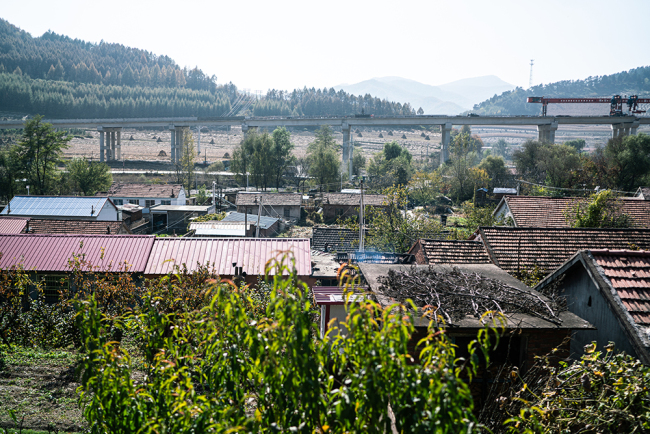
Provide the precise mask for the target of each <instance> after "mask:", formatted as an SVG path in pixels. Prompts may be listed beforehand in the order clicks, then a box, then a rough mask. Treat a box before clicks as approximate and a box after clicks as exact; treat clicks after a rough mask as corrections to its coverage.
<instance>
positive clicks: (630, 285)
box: [535, 249, 650, 364]
mask: <svg viewBox="0 0 650 434" xmlns="http://www.w3.org/2000/svg"><path fill="white" fill-rule="evenodd" d="M554 284H557V285H559V288H558V289H559V290H560V291H561V292H560V294H561V295H563V296H565V297H566V300H567V306H568V309H569V311H571V312H573V313H575V314H576V315H578V316H580V317H581V318H584V319H585V320H587V321H589V322H590V323H591V324H593V325H594V326H595V328H596V330H578V331H576V332H575V334H574V336H573V339H572V341H571V352H572V353H575V354H578V355H579V354H581V353H582V352H583V348H584V346H585V345H587V344H590V343H591V342H594V341H595V342H596V343H597V345H598V348H599V350H601V351H602V350H603V348H604V347H605V346H606V345H608V344H609V343H610V342H614V343H615V345H616V346H615V349H616V350H620V351H625V352H626V353H627V354H630V355H631V356H634V357H636V358H638V359H640V360H641V361H643V363H645V364H650V251H634V250H607V249H592V250H581V251H579V252H577V253H576V254H575V255H573V256H572V257H571V258H570V259H569V260H567V261H566V262H565V263H564V264H563V265H562V266H561V267H559V268H558V269H557V270H555V271H554V272H553V273H552V274H551V275H549V276H547V277H546V278H545V279H544V280H543V281H541V282H540V283H539V284H538V285H537V286H536V287H535V289H536V290H538V291H542V292H543V291H545V290H546V289H547V288H549V287H550V286H551V285H554Z"/></svg>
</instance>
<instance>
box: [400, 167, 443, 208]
mask: <svg viewBox="0 0 650 434" xmlns="http://www.w3.org/2000/svg"><path fill="white" fill-rule="evenodd" d="M408 187H409V191H410V192H409V196H410V197H411V198H412V199H414V200H415V201H416V202H417V204H418V205H431V204H433V203H434V201H435V199H436V198H437V197H438V196H439V195H440V193H441V191H442V176H440V173H439V172H438V171H435V172H416V173H415V174H414V175H413V177H412V178H411V181H410V182H409V184H408Z"/></svg>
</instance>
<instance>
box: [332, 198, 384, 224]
mask: <svg viewBox="0 0 650 434" xmlns="http://www.w3.org/2000/svg"><path fill="white" fill-rule="evenodd" d="M386 199H387V198H386V196H385V195H383V194H364V195H363V205H364V208H365V209H368V208H371V207H374V208H382V209H383V208H386V206H387V205H386ZM360 204H361V194H356V193H324V194H323V199H322V201H321V204H320V205H321V207H322V208H323V220H324V221H326V222H333V221H335V220H336V219H338V218H347V217H351V216H357V217H358V216H359V207H360Z"/></svg>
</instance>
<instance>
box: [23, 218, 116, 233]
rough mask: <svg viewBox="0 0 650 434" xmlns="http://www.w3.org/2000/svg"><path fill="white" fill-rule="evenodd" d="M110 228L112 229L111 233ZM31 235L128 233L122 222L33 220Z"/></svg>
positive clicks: (30, 226)
mask: <svg viewBox="0 0 650 434" xmlns="http://www.w3.org/2000/svg"><path fill="white" fill-rule="evenodd" d="M108 228H110V232H109V231H108ZM29 233H30V234H87V235H108V234H112V235H118V234H126V233H128V231H126V230H125V229H124V227H123V223H122V222H103V221H88V220H46V219H31V220H30V221H29Z"/></svg>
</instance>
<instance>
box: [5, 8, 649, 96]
mask: <svg viewBox="0 0 650 434" xmlns="http://www.w3.org/2000/svg"><path fill="white" fill-rule="evenodd" d="M616 5H620V6H616ZM635 17H636V18H639V19H641V21H643V20H644V19H645V18H647V17H650V1H647V0H628V1H626V2H621V3H617V2H616V3H615V2H612V1H611V0H608V1H601V0H541V1H539V0H538V1H531V0H517V1H501V0H491V1H485V0H476V1H474V0H467V1H462V0H456V1H438V0H422V1H410V0H401V1H395V0H390V1H384V0H375V1H355V0H347V1H346V0H328V1H304V0H301V1H294V0H275V1H269V0H247V1H233V0H230V1H220V0H216V1H215V0H213V1H192V0H185V1H183V2H179V1H167V0H158V1H148V0H146V1H145V0H131V1H123V0H114V1H110V2H106V1H104V2H97V1H88V0H83V1H78V0H56V1H52V0H20V1H18V0H0V18H3V19H5V20H7V21H9V22H10V23H11V24H13V25H15V26H18V27H20V28H21V29H23V30H25V31H27V32H29V33H30V34H31V35H32V36H34V37H36V36H40V35H42V34H43V33H44V32H46V31H47V30H52V31H53V32H56V33H59V34H64V35H67V36H70V37H71V38H78V39H83V40H85V41H89V42H95V43H97V42H100V41H102V40H103V41H105V42H112V43H120V44H123V45H127V46H130V47H135V48H140V49H144V50H147V51H150V52H152V53H154V54H157V55H167V56H169V57H171V58H172V59H174V60H175V61H176V63H178V64H179V65H180V66H181V67H183V66H187V67H190V68H192V67H194V66H198V67H199V68H200V69H202V70H203V72H205V73H206V74H208V75H213V74H214V75H216V76H217V82H218V83H220V84H223V83H227V82H232V83H234V84H235V85H236V86H237V87H238V88H240V89H248V90H250V91H252V92H256V91H261V92H262V93H265V92H266V91H267V90H268V89H283V90H291V89H294V88H302V87H304V86H307V87H310V88H311V87H316V88H323V87H332V86H335V85H339V84H353V83H357V82H360V81H363V80H368V79H371V78H374V77H384V76H398V77H403V78H407V79H411V80H415V81H419V82H421V83H425V84H430V85H440V84H445V83H448V82H452V81H455V80H459V79H463V78H471V77H480V76H485V75H496V76H497V77H499V78H501V79H502V80H504V81H506V82H508V83H511V84H513V85H515V86H521V87H524V88H528V83H529V76H530V60H531V59H534V66H533V84H534V85H537V84H541V83H551V82H554V81H559V80H577V79H583V78H586V77H589V76H596V75H606V74H612V73H616V72H620V71H624V70H628V69H631V68H636V67H640V66H648V65H650V50H649V49H648V46H649V42H650V34H649V33H648V32H647V31H646V30H645V29H644V28H643V26H642V25H638V24H629V25H628V23H630V22H634V21H636V19H635Z"/></svg>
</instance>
